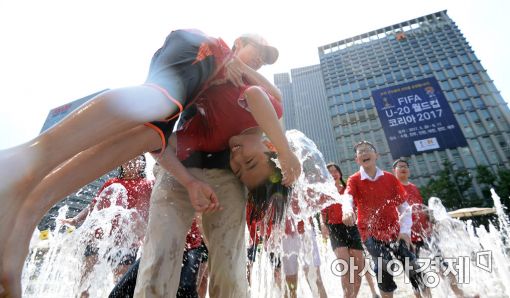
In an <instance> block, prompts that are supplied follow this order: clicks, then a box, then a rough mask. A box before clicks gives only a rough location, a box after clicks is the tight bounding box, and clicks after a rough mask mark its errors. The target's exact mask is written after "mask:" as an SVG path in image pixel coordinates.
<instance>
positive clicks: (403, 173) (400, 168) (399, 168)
mask: <svg viewBox="0 0 510 298" xmlns="http://www.w3.org/2000/svg"><path fill="white" fill-rule="evenodd" d="M393 172H394V173H395V176H396V177H397V178H398V180H404V181H405V180H407V179H409V175H410V174H411V172H409V166H408V165H407V164H406V163H405V162H402V161H399V162H398V163H397V165H396V166H395V168H394V169H393Z"/></svg>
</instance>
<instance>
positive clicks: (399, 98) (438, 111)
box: [372, 77, 467, 158]
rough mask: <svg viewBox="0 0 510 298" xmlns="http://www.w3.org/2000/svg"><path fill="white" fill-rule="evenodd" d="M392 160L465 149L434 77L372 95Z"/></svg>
mask: <svg viewBox="0 0 510 298" xmlns="http://www.w3.org/2000/svg"><path fill="white" fill-rule="evenodd" d="M372 96H373V98H374V102H375V107H376V109H377V113H378V114H379V119H380V120H381V123H382V126H383V129H384V133H385V134H386V139H387V141H388V144H389V146H390V151H391V155H392V156H393V158H399V157H402V156H410V155H411V154H419V153H423V152H427V151H433V150H444V149H447V148H457V147H463V146H467V142H466V139H465V137H464V135H463V134H462V131H461V129H460V127H459V124H458V123H457V120H456V119H455V117H454V115H453V113H452V110H451V108H450V106H449V105H448V102H447V101H446V99H445V97H444V95H443V92H442V91H441V88H440V87H439V84H438V83H437V80H436V79H435V78H434V77H431V78H426V79H422V80H418V81H413V82H409V83H405V84H401V85H397V86H392V87H387V88H383V89H378V90H374V91H372Z"/></svg>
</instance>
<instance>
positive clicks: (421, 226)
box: [402, 182, 432, 242]
mask: <svg viewBox="0 0 510 298" xmlns="http://www.w3.org/2000/svg"><path fill="white" fill-rule="evenodd" d="M402 186H403V187H404V189H405V190H406V192H407V202H408V203H409V205H410V206H411V207H412V210H413V226H412V228H411V241H412V242H418V241H423V238H422V237H429V236H430V234H431V232H432V226H431V224H430V222H429V219H428V216H427V214H426V213H425V211H424V210H423V208H422V205H423V198H422V196H421V194H420V190H419V189H418V187H416V185H414V184H412V183H411V182H409V184H407V185H402Z"/></svg>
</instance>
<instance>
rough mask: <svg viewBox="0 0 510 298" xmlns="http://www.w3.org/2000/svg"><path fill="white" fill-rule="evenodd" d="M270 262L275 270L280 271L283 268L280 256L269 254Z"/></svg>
mask: <svg viewBox="0 0 510 298" xmlns="http://www.w3.org/2000/svg"><path fill="white" fill-rule="evenodd" d="M269 260H270V261H271V265H272V266H273V268H277V269H279V268H280V267H282V260H281V259H280V255H276V254H275V253H274V252H271V253H269Z"/></svg>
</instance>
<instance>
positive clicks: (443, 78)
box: [436, 71, 446, 81]
mask: <svg viewBox="0 0 510 298" xmlns="http://www.w3.org/2000/svg"><path fill="white" fill-rule="evenodd" d="M436 78H437V79H438V80H439V81H442V80H446V76H445V75H444V73H443V72H442V71H438V72H436Z"/></svg>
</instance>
